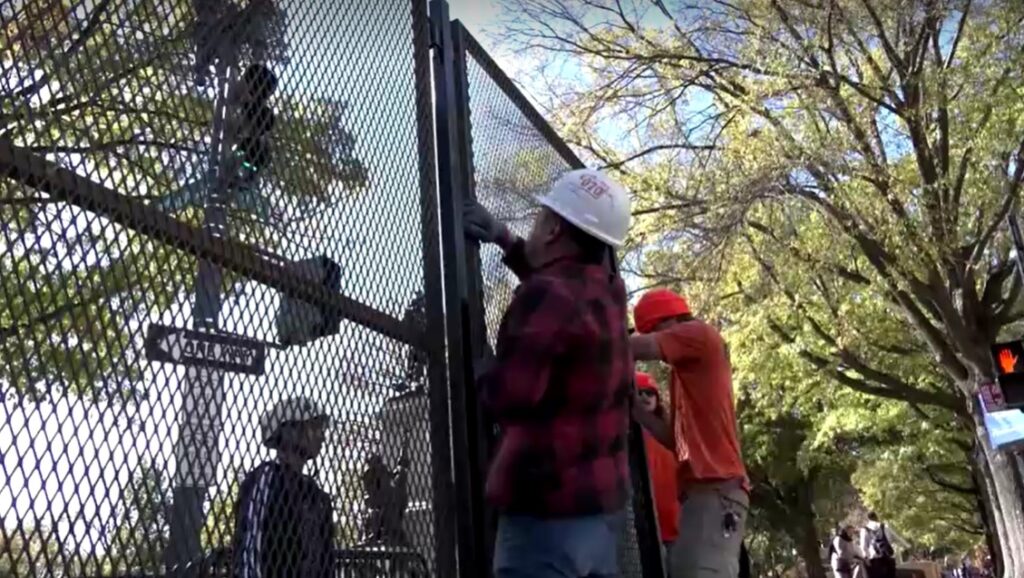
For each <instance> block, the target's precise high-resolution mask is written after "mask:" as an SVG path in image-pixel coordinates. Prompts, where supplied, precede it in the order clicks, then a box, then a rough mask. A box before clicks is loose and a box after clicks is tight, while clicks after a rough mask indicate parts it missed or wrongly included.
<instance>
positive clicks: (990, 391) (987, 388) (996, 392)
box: [978, 383, 1006, 412]
mask: <svg viewBox="0 0 1024 578" xmlns="http://www.w3.org/2000/svg"><path fill="white" fill-rule="evenodd" d="M978 394H979V395H981V402H982V403H983V404H984V405H985V411H987V412H993V411H1002V410H1004V409H1006V398H1004V397H1003V389H1002V388H1001V387H999V386H998V385H997V384H995V383H983V384H981V385H980V386H979V387H978Z"/></svg>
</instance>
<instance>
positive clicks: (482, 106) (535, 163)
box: [465, 32, 657, 577]
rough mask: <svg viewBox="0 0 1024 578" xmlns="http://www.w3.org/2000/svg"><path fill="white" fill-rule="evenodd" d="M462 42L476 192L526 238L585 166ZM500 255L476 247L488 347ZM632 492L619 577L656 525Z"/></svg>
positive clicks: (500, 294)
mask: <svg viewBox="0 0 1024 578" xmlns="http://www.w3.org/2000/svg"><path fill="white" fill-rule="evenodd" d="M465 42H466V52H467V54H466V74H467V76H468V86H467V91H468V96H469V111H470V126H471V135H472V170H473V181H474V185H475V194H476V198H477V200H478V201H479V202H480V203H482V204H483V205H484V206H485V207H487V208H488V209H490V210H491V211H492V213H493V214H494V215H495V217H497V218H498V219H499V220H501V221H502V222H504V223H505V224H506V225H508V226H509V228H510V229H511V230H512V231H513V232H514V233H516V234H518V235H520V236H526V235H527V234H528V233H529V231H530V227H531V226H532V224H533V219H534V217H535V216H536V214H537V211H538V208H539V205H538V204H537V201H536V199H537V198H538V196H540V195H542V194H544V193H546V192H547V191H548V189H549V188H550V186H551V185H552V184H553V183H554V181H555V180H556V179H558V178H559V177H560V176H562V175H563V174H564V173H565V172H567V171H569V170H572V169H576V168H582V166H583V165H582V163H581V162H580V160H579V159H578V158H576V156H575V155H574V154H573V152H572V151H571V150H570V149H569V147H568V146H567V145H566V144H565V143H564V142H563V141H562V140H561V139H560V138H559V137H558V135H557V134H556V133H555V132H554V131H553V130H552V129H551V128H550V127H549V126H548V125H547V123H546V122H545V121H544V120H543V118H542V117H541V115H540V114H539V113H538V112H537V111H536V110H535V109H534V108H533V107H532V105H531V104H530V103H529V102H528V101H527V100H526V99H525V98H524V97H523V95H522V94H521V93H520V92H519V90H518V89H517V88H516V87H515V86H514V85H513V84H512V82H511V81H510V80H509V79H508V78H507V77H506V76H505V75H504V73H502V71H501V70H500V69H499V68H498V66H497V65H496V64H495V63H494V61H493V60H492V59H491V58H490V56H488V54H487V53H486V51H484V49H483V48H482V47H481V46H480V44H479V43H477V42H476V41H475V40H474V39H473V38H472V37H471V36H470V35H469V33H468V32H467V33H465ZM501 257H502V254H501V251H500V250H499V249H497V248H496V247H494V246H493V245H490V246H484V247H482V248H481V250H480V252H479V262H480V283H481V293H482V299H483V312H484V317H485V322H486V329H487V338H488V340H490V342H491V343H492V345H493V344H494V340H495V339H496V336H497V331H498V327H499V325H500V322H501V317H502V315H503V314H504V311H505V309H506V307H507V306H508V304H509V302H510V301H511V299H512V295H513V292H514V290H515V287H516V285H517V283H518V281H517V280H516V277H515V276H514V275H513V274H512V273H511V272H510V271H509V270H508V269H507V268H505V266H504V265H503V264H502V262H501ZM634 430H635V431H634V435H632V436H631V439H630V452H631V454H632V456H631V466H632V467H633V468H634V469H636V468H646V464H645V463H643V462H644V458H643V457H642V456H643V440H642V438H641V437H640V435H641V434H640V432H639V430H637V429H636V428H634ZM635 457H638V458H639V459H633V458H635ZM634 474H636V472H634ZM633 479H634V485H637V482H638V480H642V481H643V483H644V484H646V483H647V482H646V479H647V478H646V476H642V477H641V476H637V475H634V476H633ZM635 493H636V496H635V497H634V499H633V500H631V501H630V507H629V508H628V512H627V515H628V519H629V523H628V524H627V525H626V528H625V531H624V534H623V536H622V540H621V548H620V566H621V570H622V575H623V576H630V577H641V576H643V575H644V567H643V564H642V557H641V539H642V538H641V536H640V534H641V533H643V534H644V535H645V536H647V537H648V538H650V537H655V538H654V539H655V540H656V539H657V538H656V536H657V530H656V528H654V527H653V520H654V517H653V509H652V506H651V504H650V500H649V499H648V498H647V497H646V496H648V495H649V494H648V493H647V490H646V489H645V490H644V491H642V492H635Z"/></svg>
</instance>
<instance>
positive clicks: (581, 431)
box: [463, 170, 633, 578]
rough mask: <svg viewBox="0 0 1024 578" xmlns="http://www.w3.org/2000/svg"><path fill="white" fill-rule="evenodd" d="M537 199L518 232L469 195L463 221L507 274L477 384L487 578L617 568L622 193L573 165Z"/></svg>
mask: <svg viewBox="0 0 1024 578" xmlns="http://www.w3.org/2000/svg"><path fill="white" fill-rule="evenodd" d="M540 205H541V210H540V211H539V213H538V215H537V217H536V219H535V220H534V223H533V229H532V231H531V232H530V235H529V237H528V238H527V239H525V240H524V239H520V238H518V237H516V236H515V235H513V234H512V233H511V232H510V231H509V229H508V227H506V226H505V225H503V224H502V223H500V222H498V221H497V220H496V219H495V218H494V217H493V216H492V215H491V214H490V213H489V212H488V211H487V210H486V209H485V208H484V207H482V206H481V205H479V204H477V203H467V205H466V208H465V214H464V219H463V225H464V227H465V231H466V235H467V237H469V238H470V239H471V240H474V241H478V242H489V243H497V244H498V245H499V246H500V247H501V248H502V249H503V250H504V252H505V259H504V261H505V264H506V265H507V266H508V267H509V268H510V269H511V270H512V271H513V272H514V273H515V274H516V275H517V276H518V277H519V279H520V285H519V287H518V288H517V289H516V292H515V295H514V297H513V299H512V302H511V303H510V304H509V306H508V309H507V310H506V311H505V316H504V318H503V319H502V322H501V327H500V328H499V330H498V341H497V347H496V350H495V354H494V356H493V358H492V359H489V360H488V361H487V362H486V363H485V364H484V365H485V367H484V368H482V371H481V372H480V377H479V378H478V380H477V387H478V389H479V392H480V396H479V397H480V400H481V404H482V405H483V406H484V408H485V409H486V410H487V411H488V413H489V414H490V415H491V417H492V418H493V419H495V420H496V421H497V423H498V425H499V426H500V429H501V439H500V441H499V447H498V450H497V453H496V455H495V458H494V460H493V462H492V463H491V465H490V471H489V472H488V476H487V489H486V493H487V498H488V500H489V501H490V503H491V504H492V505H493V506H494V507H495V508H496V509H497V511H498V512H499V522H498V534H497V538H496V542H495V552H494V575H495V577H496V578H512V577H517V576H531V577H535V578H545V577H549V576H550V577H554V576H559V577H575V576H580V577H582V576H590V577H602V576H617V575H618V546H619V537H620V535H621V532H622V530H623V528H624V524H625V519H626V517H625V506H626V500H627V496H628V488H629V468H628V464H627V460H626V438H627V431H628V424H629V412H630V408H629V402H630V400H631V399H632V396H633V360H632V356H631V354H630V349H629V341H628V335H627V330H626V318H627V304H626V289H625V285H624V284H623V282H622V279H621V278H620V277H619V275H618V273H617V272H616V268H615V266H614V249H616V248H618V247H621V246H622V244H623V241H624V240H625V238H626V234H627V233H628V231H629V220H630V212H629V195H628V193H627V192H626V190H625V189H624V188H623V187H622V186H621V185H619V184H618V183H616V182H615V181H613V180H612V179H611V178H609V177H608V176H607V175H605V174H604V173H601V172H599V171H593V170H576V171H571V172H569V173H567V174H565V175H564V176H562V177H561V178H560V179H558V181H556V182H555V184H554V185H553V186H552V188H551V190H550V191H549V192H548V193H547V194H546V195H545V196H544V197H542V198H541V199H540Z"/></svg>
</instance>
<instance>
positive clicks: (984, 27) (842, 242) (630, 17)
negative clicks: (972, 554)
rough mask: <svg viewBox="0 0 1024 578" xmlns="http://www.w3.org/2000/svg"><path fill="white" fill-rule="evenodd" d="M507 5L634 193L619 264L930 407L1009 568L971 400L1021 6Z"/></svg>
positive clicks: (996, 482) (751, 0)
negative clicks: (968, 449)
mask: <svg viewBox="0 0 1024 578" xmlns="http://www.w3.org/2000/svg"><path fill="white" fill-rule="evenodd" d="M511 4H513V5H514V6H515V13H516V14H517V15H518V16H520V22H523V23H521V24H512V25H510V27H509V31H510V34H511V36H512V38H513V39H516V40H518V41H520V42H522V43H524V44H526V45H528V46H529V47H531V48H534V49H536V50H537V51H539V52H541V53H546V54H548V55H549V56H550V55H557V56H558V58H557V59H556V61H558V62H561V63H564V62H565V60H566V59H571V60H572V62H573V63H574V64H575V65H577V67H578V69H579V70H580V74H578V75H577V76H576V77H573V78H571V79H569V80H567V81H566V82H564V83H563V85H561V86H559V85H557V84H556V85H555V87H554V101H555V103H556V104H557V105H558V107H557V111H556V116H557V119H558V122H559V123H560V124H561V126H563V127H564V128H565V129H566V130H567V131H568V134H569V135H571V138H572V139H573V141H574V144H576V145H578V146H581V147H583V148H584V149H585V150H587V151H588V152H589V153H590V154H591V155H592V156H593V157H594V158H596V159H598V160H599V161H600V162H601V163H602V164H604V165H605V166H607V167H610V168H614V169H617V170H618V171H620V173H621V174H622V177H623V179H624V180H626V181H627V182H628V184H629V185H630V186H631V187H632V189H633V190H634V192H635V194H636V198H637V204H638V213H639V214H640V215H642V216H644V217H647V218H646V219H645V221H644V222H642V223H641V224H640V225H639V226H638V227H637V228H636V233H637V241H638V242H639V243H642V244H644V247H643V249H644V251H643V252H642V255H641V257H640V258H638V259H636V260H634V261H633V263H634V264H637V268H636V269H637V270H636V272H637V273H638V274H639V275H641V276H642V277H644V278H647V279H649V280H650V281H651V282H652V283H664V282H672V281H674V282H686V283H687V287H688V289H691V288H693V287H704V288H708V291H707V292H706V293H705V295H711V294H714V295H715V296H716V297H715V298H716V299H724V298H726V296H729V295H742V296H745V298H748V299H751V305H750V306H751V307H756V308H758V309H760V314H761V317H762V320H763V322H764V323H765V324H766V325H767V326H768V327H769V328H770V330H771V332H772V333H773V334H775V337H776V338H777V339H779V340H780V341H781V342H782V343H784V344H785V345H786V346H787V347H790V348H792V349H793V350H795V351H796V352H798V354H799V355H800V356H801V358H802V359H803V360H804V362H805V363H806V364H808V365H809V366H811V367H813V368H814V369H816V370H817V371H819V372H820V373H821V374H822V375H826V376H828V377H829V378H830V387H832V386H834V385H841V386H843V387H846V388H849V389H852V390H856V391H860V392H862V393H866V394H868V395H874V396H878V397H883V398H887V399H893V400H898V401H900V402H903V403H905V404H908V406H909V407H910V408H912V410H913V411H914V412H915V414H916V415H917V418H918V419H921V420H929V421H933V422H936V423H948V422H947V421H946V420H947V416H949V415H951V414H952V415H953V416H954V417H953V419H954V420H955V423H956V427H957V428H958V429H959V430H960V431H961V432H962V433H964V434H967V435H970V436H971V437H972V438H973V440H974V441H973V443H974V445H975V446H976V448H977V449H976V451H973V452H972V456H973V458H974V461H975V465H976V470H977V472H976V473H977V477H978V479H979V480H980V481H981V484H980V485H981V490H982V493H983V495H984V501H985V504H986V508H987V510H989V513H990V514H991V515H990V521H991V527H992V530H993V531H994V533H995V534H996V535H997V536H998V538H999V546H1000V548H1001V550H1002V561H1003V572H1004V575H1006V576H1014V575H1018V574H1019V573H1020V572H1022V571H1024V504H1022V498H1021V495H1020V492H1019V488H1018V486H1017V484H1016V482H1015V479H1014V476H1015V472H1014V464H1013V456H1012V455H1007V454H1004V453H1000V452H997V451H995V450H994V449H993V448H992V447H991V446H990V445H989V443H988V440H987V439H986V436H985V435H984V433H983V432H984V430H983V424H982V422H981V418H980V413H979V409H978V408H977V404H976V403H975V391H976V389H977V386H978V385H979V384H981V383H985V382H988V381H992V380H993V377H994V371H993V366H992V362H991V359H990V358H989V354H988V346H989V345H990V344H991V343H992V342H993V341H994V340H996V339H997V338H999V337H1000V335H1001V334H1002V333H1004V332H1007V331H1010V330H1011V328H1012V327H1013V324H1014V323H1015V322H1017V321H1018V320H1019V319H1020V316H1021V309H1020V307H1019V296H1020V292H1021V282H1020V279H1019V278H1018V277H1017V276H1016V275H1014V274H1013V273H1014V267H1013V264H1012V261H1011V260H1010V242H1009V240H1008V239H1007V235H1006V234H1005V232H1004V231H1003V223H1004V221H1005V218H1006V216H1007V215H1008V214H1010V212H1011V211H1012V210H1014V209H1015V207H1016V205H1017V201H1018V198H1019V196H1020V188H1021V183H1022V181H1024V162H1022V161H1024V139H1022V136H1024V130H1022V124H1021V123H1022V121H1021V107H1022V101H1021V100H1020V98H1019V96H1018V91H1019V89H1020V87H1021V85H1022V82H1024V77H1022V70H1024V68H1022V66H1021V64H1022V57H1024V52H1022V50H1021V48H1022V46H1024V42H1022V41H1024V27H1022V21H1024V6H1022V5H1021V4H1020V3H1017V2H1007V1H1000V0H984V1H975V2H972V1H970V0H927V1H920V2H909V1H904V2H878V1H877V0H858V1H856V2H838V1H834V0H822V1H818V2H783V1H781V0H738V1H736V2H729V3H725V2H719V3H713V4H705V3H701V4H693V5H691V4H689V3H684V2H678V3H677V2H660V1H659V2H652V3H650V4H647V3H639V2H635V3H621V2H615V3H599V2H585V3H581V4H575V3H568V2H563V1H560V0H536V1H534V0H521V1H513V2H511ZM613 122H614V123H615V125H616V127H617V128H618V130H617V131H615V132H614V134H615V136H616V138H615V139H614V140H613V139H611V138H602V136H601V135H607V134H608V133H609V130H608V127H609V126H610V123H613ZM602 129H604V130H602ZM979 434H980V435H979Z"/></svg>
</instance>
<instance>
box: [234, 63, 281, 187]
mask: <svg viewBox="0 0 1024 578" xmlns="http://www.w3.org/2000/svg"><path fill="white" fill-rule="evenodd" d="M276 90H277V75H276V74H274V71H273V70H271V69H270V67H268V66H267V65H265V64H263V63H254V64H250V65H249V66H248V67H246V69H245V72H243V73H242V76H241V78H239V80H238V82H237V83H236V85H235V103H236V106H235V113H236V120H235V127H236V130H235V135H234V139H235V140H234V144H235V146H234V153H235V156H236V158H237V159H238V161H239V164H240V167H239V170H240V171H241V173H242V175H241V176H242V177H243V179H246V180H248V179H251V178H253V177H255V176H256V175H258V174H259V172H260V171H262V170H264V169H265V168H267V166H269V165H270V161H271V159H272V158H273V155H272V151H271V142H270V133H271V131H273V130H274V122H275V115H274V110H273V109H272V108H270V97H271V96H273V94H274V92H275V91H276Z"/></svg>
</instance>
